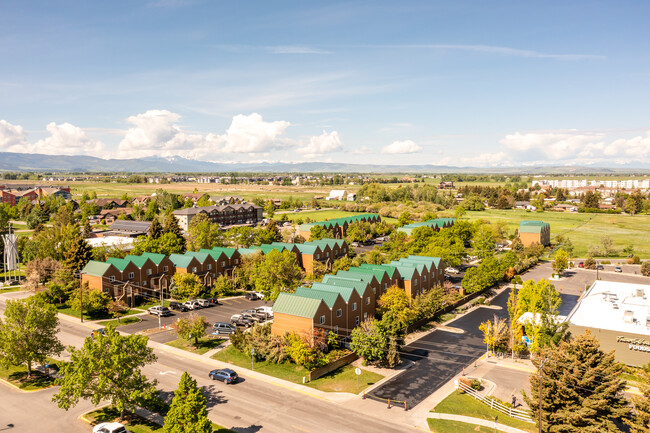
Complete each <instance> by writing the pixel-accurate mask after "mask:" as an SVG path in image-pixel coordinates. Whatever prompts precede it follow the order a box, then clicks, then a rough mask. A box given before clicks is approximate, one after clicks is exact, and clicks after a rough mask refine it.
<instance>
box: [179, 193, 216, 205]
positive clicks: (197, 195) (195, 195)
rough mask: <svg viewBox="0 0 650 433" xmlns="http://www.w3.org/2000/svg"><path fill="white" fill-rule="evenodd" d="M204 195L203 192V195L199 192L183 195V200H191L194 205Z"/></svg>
mask: <svg viewBox="0 0 650 433" xmlns="http://www.w3.org/2000/svg"><path fill="white" fill-rule="evenodd" d="M206 195H207V194H206V193H204V192H203V193H201V192H199V193H187V194H183V200H184V201H187V199H188V198H189V199H190V200H192V201H193V202H194V203H195V204H196V203H197V202H198V201H199V200H201V199H202V198H203V197H204V196H206ZM207 198H210V196H209V195H208V197H207Z"/></svg>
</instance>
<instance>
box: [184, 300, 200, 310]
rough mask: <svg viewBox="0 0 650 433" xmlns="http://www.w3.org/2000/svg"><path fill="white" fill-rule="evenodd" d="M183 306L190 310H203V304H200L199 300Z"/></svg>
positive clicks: (188, 302)
mask: <svg viewBox="0 0 650 433" xmlns="http://www.w3.org/2000/svg"><path fill="white" fill-rule="evenodd" d="M183 305H185V307H187V309H188V310H198V309H200V308H201V304H199V301H197V300H193V301H187V302H185V303H184V304H183Z"/></svg>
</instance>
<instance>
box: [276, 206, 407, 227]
mask: <svg viewBox="0 0 650 433" xmlns="http://www.w3.org/2000/svg"><path fill="white" fill-rule="evenodd" d="M282 215H286V216H287V218H288V219H289V220H290V221H295V220H297V219H301V220H303V221H305V220H306V219H307V218H310V219H311V220H312V222H314V221H326V220H331V219H334V218H344V217H349V216H354V215H359V212H346V211H344V210H338V209H323V210H313V211H311V210H310V211H303V212H287V213H286V214H277V213H276V215H275V217H274V219H278V218H280V217H281V216H282ZM381 219H382V221H385V222H387V223H391V224H392V223H395V222H396V221H397V219H396V218H388V217H382V218H381Z"/></svg>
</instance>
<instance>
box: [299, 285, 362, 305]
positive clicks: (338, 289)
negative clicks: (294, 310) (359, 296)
mask: <svg viewBox="0 0 650 433" xmlns="http://www.w3.org/2000/svg"><path fill="white" fill-rule="evenodd" d="M311 287H312V289H314V290H322V291H326V292H332V293H337V294H339V295H341V298H343V300H344V301H345V302H350V297H351V296H352V294H353V293H354V292H355V289H354V288H352V287H345V286H334V285H331V284H325V283H314V284H313V285H312V286H311ZM357 293H358V292H357Z"/></svg>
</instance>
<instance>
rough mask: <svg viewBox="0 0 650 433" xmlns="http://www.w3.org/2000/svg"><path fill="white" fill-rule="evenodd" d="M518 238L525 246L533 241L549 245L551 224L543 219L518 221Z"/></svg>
mask: <svg viewBox="0 0 650 433" xmlns="http://www.w3.org/2000/svg"><path fill="white" fill-rule="evenodd" d="M519 240H521V243H522V244H523V245H524V246H525V247H527V246H529V245H532V244H534V243H535V242H537V243H538V244H541V245H544V246H547V245H551V226H550V224H548V223H545V222H543V221H529V220H525V221H522V222H520V223H519Z"/></svg>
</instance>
